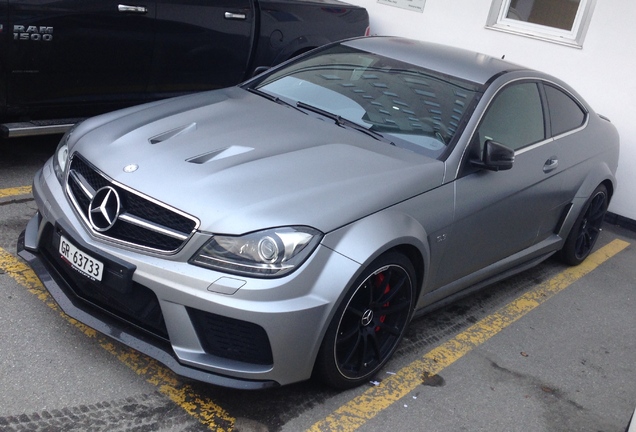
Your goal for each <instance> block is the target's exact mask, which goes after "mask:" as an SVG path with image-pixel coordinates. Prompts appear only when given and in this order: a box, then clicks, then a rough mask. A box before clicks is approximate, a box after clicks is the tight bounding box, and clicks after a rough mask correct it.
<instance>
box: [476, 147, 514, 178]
mask: <svg viewBox="0 0 636 432" xmlns="http://www.w3.org/2000/svg"><path fill="white" fill-rule="evenodd" d="M514 161H515V151H514V150H513V149H511V148H509V147H506V146H505V145H503V144H500V143H498V142H496V141H493V140H488V141H486V143H485V144H484V151H483V153H482V156H481V160H477V159H474V160H471V161H470V163H471V165H473V166H476V167H480V168H484V169H487V170H490V171H504V170H509V169H510V168H512V164H513V163H514Z"/></svg>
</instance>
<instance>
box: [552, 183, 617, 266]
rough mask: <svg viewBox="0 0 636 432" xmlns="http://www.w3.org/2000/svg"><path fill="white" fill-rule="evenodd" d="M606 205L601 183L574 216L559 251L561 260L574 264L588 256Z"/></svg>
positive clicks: (606, 194) (598, 230)
mask: <svg viewBox="0 0 636 432" xmlns="http://www.w3.org/2000/svg"><path fill="white" fill-rule="evenodd" d="M608 205H609V194H608V193H607V188H606V187H605V185H602V184H601V185H599V186H598V187H597V188H596V189H595V190H594V192H592V195H590V198H589V199H588V200H587V202H586V203H585V205H584V206H583V209H582V210H581V213H580V214H579V216H578V217H577V218H576V221H575V222H574V225H573V226H572V230H571V231H570V233H569V234H568V237H567V239H566V240H565V244H564V245H563V249H561V251H560V252H559V257H560V258H561V261H563V262H564V263H566V264H569V265H572V266H575V265H579V264H581V263H582V262H583V261H584V260H585V258H587V257H588V255H589V254H590V253H591V252H592V249H593V248H594V244H595V243H596V240H597V239H598V237H599V235H600V233H601V226H602V224H603V219H604V218H605V213H607V206H608Z"/></svg>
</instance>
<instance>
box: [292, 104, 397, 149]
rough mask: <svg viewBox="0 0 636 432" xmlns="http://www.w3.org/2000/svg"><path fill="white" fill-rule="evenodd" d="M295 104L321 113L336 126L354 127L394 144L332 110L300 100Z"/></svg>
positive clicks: (377, 138) (379, 139) (372, 136)
mask: <svg viewBox="0 0 636 432" xmlns="http://www.w3.org/2000/svg"><path fill="white" fill-rule="evenodd" d="M296 106H297V107H298V108H302V109H305V110H307V111H311V112H313V113H316V114H319V115H321V116H323V117H327V118H328V119H331V120H333V121H334V122H335V123H336V124H337V125H338V126H341V127H348V128H351V129H355V130H357V131H358V132H362V133H363V134H366V135H368V136H370V137H371V138H375V139H376V140H378V141H382V142H385V143H388V144H391V145H395V144H394V143H393V141H391V140H390V139H388V138H386V137H385V136H384V135H382V134H381V133H380V132H376V131H374V130H371V129H368V128H366V127H364V126H362V125H361V124H358V123H356V122H354V121H351V120H349V119H346V118H344V117H341V116H339V115H338V114H334V113H332V112H329V111H325V110H324V109H322V108H318V107H315V106H313V105H309V104H308V103H305V102H300V101H299V102H297V103H296Z"/></svg>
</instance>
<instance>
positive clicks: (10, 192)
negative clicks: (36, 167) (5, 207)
mask: <svg viewBox="0 0 636 432" xmlns="http://www.w3.org/2000/svg"><path fill="white" fill-rule="evenodd" d="M20 195H31V186H19V187H14V188H7V189H0V198H7V197H12V196H20Z"/></svg>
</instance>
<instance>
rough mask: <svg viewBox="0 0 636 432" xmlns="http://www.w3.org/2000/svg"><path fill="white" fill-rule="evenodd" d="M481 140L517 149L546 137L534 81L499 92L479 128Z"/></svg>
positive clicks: (480, 141)
mask: <svg viewBox="0 0 636 432" xmlns="http://www.w3.org/2000/svg"><path fill="white" fill-rule="evenodd" d="M477 132H478V135H479V143H480V145H481V147H483V144H484V142H486V140H489V139H490V140H493V141H497V142H499V143H501V144H504V145H506V146H508V147H510V148H512V149H514V150H518V149H520V148H522V147H525V146H527V145H529V144H533V143H536V142H539V141H542V140H543V139H545V125H544V121H543V107H542V105H541V97H540V95H539V88H538V87H537V85H536V84H535V83H521V84H514V85H511V86H509V87H506V88H505V89H504V90H502V91H501V92H499V94H498V95H497V96H496V97H495V99H494V100H493V102H492V103H491V104H490V106H489V107H488V110H487V112H486V115H485V116H484V119H483V120H482V123H481V125H480V126H479V128H478V130H477Z"/></svg>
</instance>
